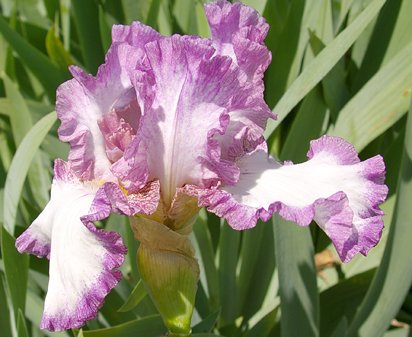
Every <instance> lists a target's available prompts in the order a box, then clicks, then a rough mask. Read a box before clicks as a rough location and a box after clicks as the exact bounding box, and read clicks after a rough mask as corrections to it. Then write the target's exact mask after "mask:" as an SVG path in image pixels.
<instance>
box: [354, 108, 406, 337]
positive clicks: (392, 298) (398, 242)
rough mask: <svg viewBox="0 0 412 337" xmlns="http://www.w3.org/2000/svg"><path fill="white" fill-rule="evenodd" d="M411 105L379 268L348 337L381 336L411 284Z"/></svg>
mask: <svg viewBox="0 0 412 337" xmlns="http://www.w3.org/2000/svg"><path fill="white" fill-rule="evenodd" d="M411 172H412V104H411V107H410V110H409V115H408V119H407V124H406V134H405V146H404V151H403V157H402V166H401V170H400V177H399V181H398V196H397V200H396V205H395V211H394V217H393V219H392V224H391V229H390V232H389V237H388V241H387V243H386V247H385V252H384V255H383V258H382V262H381V264H380V267H379V269H378V271H377V273H376V275H375V277H374V279H373V281H372V284H371V286H370V288H369V290H368V293H367V294H366V297H365V299H364V300H363V302H362V304H361V306H360V308H359V311H358V313H357V315H356V317H355V318H354V320H353V321H352V323H351V324H350V326H349V330H348V332H347V333H346V336H347V337H353V336H357V337H363V336H365V337H369V336H380V335H382V334H383V333H384V331H385V330H386V329H387V327H388V326H389V324H390V322H391V320H392V319H393V317H394V316H395V315H396V313H397V312H398V310H399V308H400V306H401V305H402V302H403V299H404V298H405V295H406V294H407V292H408V291H409V288H410V285H411V283H412V264H411V263H410V260H409V258H407V257H409V256H412V245H411V244H410V238H411V237H412V226H411V217H412V213H411V212H412V209H411V207H410V201H411V198H412V180H411Z"/></svg>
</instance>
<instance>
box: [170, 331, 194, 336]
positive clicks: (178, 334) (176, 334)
mask: <svg viewBox="0 0 412 337" xmlns="http://www.w3.org/2000/svg"><path fill="white" fill-rule="evenodd" d="M191 335H192V331H190V332H189V334H182V333H174V332H169V333H168V334H167V335H166V336H165V337H190V336H191Z"/></svg>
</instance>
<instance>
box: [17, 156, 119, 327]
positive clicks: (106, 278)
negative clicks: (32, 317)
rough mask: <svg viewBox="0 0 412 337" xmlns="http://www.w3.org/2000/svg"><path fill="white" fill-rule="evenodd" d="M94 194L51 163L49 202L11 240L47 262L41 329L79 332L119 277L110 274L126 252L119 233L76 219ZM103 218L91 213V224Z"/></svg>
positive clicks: (64, 167) (60, 163)
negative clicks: (53, 175) (47, 270)
mask: <svg viewBox="0 0 412 337" xmlns="http://www.w3.org/2000/svg"><path fill="white" fill-rule="evenodd" d="M97 190H98V186H97V185H96V184H93V183H92V182H81V181H80V180H79V179H77V178H76V177H75V175H74V173H73V172H72V170H71V168H70V167H69V164H66V163H64V162H63V161H60V160H56V163H55V179H54V181H53V185H52V190H51V199H50V202H49V203H48V205H47V206H46V208H45V210H44V211H43V212H42V213H41V214H40V215H39V217H38V218H37V219H36V220H35V221H34V222H33V224H32V225H31V226H30V227H29V228H28V229H27V231H26V232H24V233H23V234H22V236H20V237H19V238H18V239H17V241H16V246H17V249H18V250H19V251H20V252H23V251H24V252H28V253H34V254H35V255H41V256H48V257H49V259H50V271H49V275H50V279H49V286H48V291H47V295H46V300H45V306H44V315H43V319H42V322H41V328H43V329H48V330H50V331H58V330H65V329H70V328H79V327H81V326H82V325H84V323H85V322H86V321H87V320H90V319H93V318H95V317H96V315H97V310H98V309H99V308H100V307H101V306H102V305H103V300H104V297H105V296H106V295H107V294H108V292H109V291H110V290H111V289H112V288H113V287H114V286H115V285H116V284H117V283H118V281H119V280H120V278H121V277H122V275H121V272H120V271H118V270H115V269H116V268H117V267H119V266H120V265H121V264H122V263H123V260H124V255H125V254H126V247H125V246H124V245H123V243H122V240H121V237H120V235H119V234H117V233H114V232H107V231H104V230H102V229H97V228H96V227H95V226H94V225H93V224H92V223H91V222H88V221H87V222H86V225H85V224H84V223H83V222H82V221H81V218H82V217H85V218H87V214H88V213H89V209H90V207H91V205H92V202H93V200H94V198H95V195H96V192H97ZM105 216H106V214H104V213H99V214H94V215H93V220H100V219H102V218H103V217H105ZM29 238H31V241H30V240H29Z"/></svg>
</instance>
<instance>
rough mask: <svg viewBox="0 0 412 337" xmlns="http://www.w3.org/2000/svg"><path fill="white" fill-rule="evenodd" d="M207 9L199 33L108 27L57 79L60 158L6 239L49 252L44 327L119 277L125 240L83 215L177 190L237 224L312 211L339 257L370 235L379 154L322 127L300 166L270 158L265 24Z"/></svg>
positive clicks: (379, 196) (159, 203)
mask: <svg viewBox="0 0 412 337" xmlns="http://www.w3.org/2000/svg"><path fill="white" fill-rule="evenodd" d="M205 8H206V14H207V17H208V20H209V25H210V28H211V32H212V37H211V38H210V39H203V38H199V37H196V36H179V35H174V36H171V37H165V36H161V35H160V34H158V33H157V32H156V31H154V30H153V29H151V28H150V27H147V26H145V25H143V24H141V23H139V22H134V23H133V24H132V25H130V26H122V25H115V26H114V27H113V30H112V39H113V43H112V46H111V47H110V50H109V51H108V53H107V56H106V60H105V64H103V65H102V66H101V67H100V68H99V70H98V73H97V75H96V76H95V77H93V76H91V75H89V74H86V73H85V72H84V71H82V70H81V69H79V68H78V67H75V66H72V67H71V68H70V71H71V73H72V74H73V77H74V78H73V79H71V80H69V81H67V82H65V83H63V84H62V85H61V86H60V87H59V89H58V91H57V108H56V110H57V113H58V117H59V119H60V121H61V126H60V129H59V137H60V139H61V140H62V141H65V142H69V143H70V146H71V151H70V154H69V158H68V162H64V161H62V160H56V162H55V174H54V181H53V185H52V189H51V199H50V202H49V203H48V205H47V206H46V208H45V209H44V211H43V212H42V213H41V214H40V215H39V217H38V218H37V219H36V220H35V221H34V222H33V224H32V225H31V226H30V227H29V228H28V229H27V230H26V231H25V232H24V233H23V234H22V235H21V236H20V237H19V238H18V239H17V243H16V246H17V249H18V250H19V251H20V252H27V253H31V254H34V255H37V256H42V257H47V258H48V259H50V281H49V288H48V293H47V296H46V301H45V308H44V316H43V320H42V323H41V327H42V328H45V329H48V330H62V329H69V328H78V327H80V326H82V325H83V324H84V323H85V322H86V321H87V320H89V319H92V318H94V317H95V316H96V314H97V310H98V309H99V308H100V307H101V306H102V303H103V300H104V297H105V296H106V295H107V293H108V292H109V291H110V290H111V289H112V288H113V287H114V286H115V285H116V284H117V282H118V281H119V280H120V278H121V273H120V271H118V270H116V268H117V267H119V266H120V265H121V264H122V262H123V259H124V255H125V253H126V248H125V246H124V245H123V243H122V241H121V238H120V236H119V235H118V234H116V233H113V232H107V231H104V230H102V229H97V228H96V227H95V226H94V224H93V222H94V221H97V220H101V219H104V218H106V217H107V216H109V214H110V213H111V212H116V213H120V214H125V215H127V216H133V215H136V214H146V215H150V214H152V213H154V212H155V211H156V210H158V209H159V208H162V209H163V210H168V209H170V208H171V205H172V204H173V203H175V202H176V198H177V196H178V195H182V194H185V193H187V194H189V195H190V196H191V197H193V196H194V197H196V198H197V200H198V206H199V207H206V208H207V209H208V211H210V212H213V213H215V214H217V215H218V216H220V217H223V218H225V219H226V220H227V222H228V223H229V225H230V226H232V227H233V228H235V229H239V230H242V229H247V228H252V227H254V226H255V225H256V222H257V220H258V219H259V218H260V219H262V220H265V221H266V220H268V219H269V218H270V217H271V216H272V214H273V213H274V212H277V213H279V214H280V215H281V216H282V217H284V218H285V219H287V220H292V221H295V222H297V223H298V224H300V225H302V226H307V225H309V223H310V222H311V221H312V220H314V221H316V222H317V224H318V225H319V226H320V227H321V228H322V229H323V230H324V231H325V233H326V234H327V235H328V236H329V237H330V239H331V240H332V242H333V244H334V245H335V247H336V250H337V252H338V254H339V256H340V258H341V259H342V260H343V261H349V260H350V259H351V258H352V257H353V256H354V255H355V254H357V253H359V252H360V253H362V254H367V253H368V251H369V250H370V249H371V248H372V247H373V246H375V245H376V244H377V243H378V241H379V239H380V236H381V232H382V228H383V220H382V215H383V213H382V211H381V210H380V209H379V205H380V204H381V203H382V202H383V201H384V199H385V197H386V194H387V187H386V186H385V185H384V175H385V166H384V163H383V160H382V158H381V157H380V156H376V157H373V158H371V159H368V160H366V161H364V162H361V161H360V160H359V158H358V155H357V153H356V151H355V150H354V148H353V147H352V146H351V145H350V144H348V143H347V142H345V141H344V140H343V139H340V138H335V137H329V136H323V137H321V138H320V139H317V140H314V141H312V142H311V145H310V149H309V152H308V158H309V159H308V161H306V162H304V163H301V164H292V163H291V162H285V163H281V162H279V161H277V160H275V159H273V158H271V157H270V156H269V155H268V153H267V148H266V144H265V139H264V138H263V132H264V128H265V125H266V122H267V119H268V118H275V117H276V116H274V115H273V114H272V112H271V111H270V109H269V108H268V106H267V105H266V103H265V102H264V100H263V91H264V85H263V74H264V72H265V70H266V68H267V67H268V65H269V63H270V60H271V54H270V52H269V50H268V49H267V47H266V46H265V45H264V42H263V41H264V38H265V36H266V34H267V31H268V28H269V27H268V25H267V24H266V22H265V20H264V19H263V18H262V17H261V16H259V14H258V13H257V12H255V11H254V10H253V9H251V8H249V7H246V6H244V5H241V4H240V3H236V4H230V3H229V2H226V1H224V0H220V1H217V2H215V3H212V4H208V5H206V6H205ZM184 208H185V207H184V203H183V206H182V205H180V208H179V209H180V210H181V212H183V213H184V212H185V209H184ZM175 212H176V210H175ZM189 213H190V212H189ZM177 218H178V217H177ZM164 224H165V226H166V225H167V223H166V222H165V223H164Z"/></svg>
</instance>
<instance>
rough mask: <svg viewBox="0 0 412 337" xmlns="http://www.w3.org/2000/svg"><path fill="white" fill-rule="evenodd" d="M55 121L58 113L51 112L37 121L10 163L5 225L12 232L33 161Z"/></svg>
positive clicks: (6, 187)
mask: <svg viewBox="0 0 412 337" xmlns="http://www.w3.org/2000/svg"><path fill="white" fill-rule="evenodd" d="M55 121H56V113H55V112H51V113H49V114H48V115H46V116H44V117H43V118H42V119H41V120H40V121H39V122H37V124H36V125H35V126H33V128H32V129H31V130H30V131H29V133H28V134H27V135H26V137H25V138H24V139H23V141H22V142H21V144H20V147H19V148H18V149H17V151H16V154H15V156H14V158H13V161H12V163H11V165H10V169H9V173H8V174H7V178H6V184H5V187H4V226H5V228H6V229H7V231H8V232H9V233H11V234H13V233H14V226H15V220H16V214H17V206H18V203H19V199H20V194H21V190H22V188H23V184H24V180H25V179H26V175H27V172H28V170H29V168H30V164H31V161H32V159H33V158H34V156H35V154H36V152H37V150H38V148H39V146H40V144H41V142H42V141H43V139H44V137H45V136H46V135H47V133H48V132H49V130H50V128H51V127H52V126H53V124H54V123H55Z"/></svg>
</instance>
